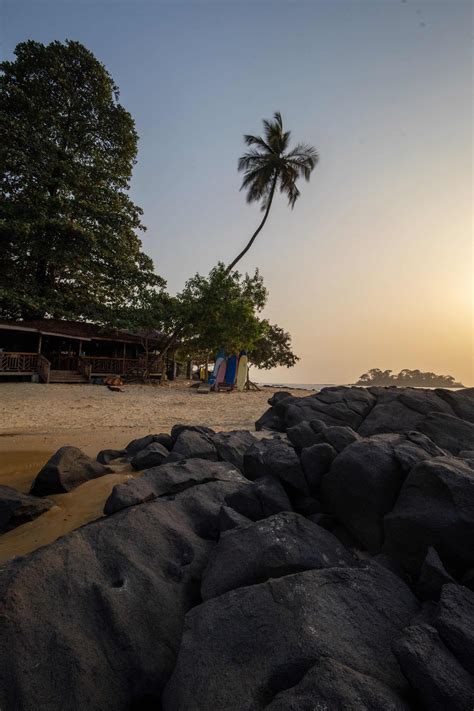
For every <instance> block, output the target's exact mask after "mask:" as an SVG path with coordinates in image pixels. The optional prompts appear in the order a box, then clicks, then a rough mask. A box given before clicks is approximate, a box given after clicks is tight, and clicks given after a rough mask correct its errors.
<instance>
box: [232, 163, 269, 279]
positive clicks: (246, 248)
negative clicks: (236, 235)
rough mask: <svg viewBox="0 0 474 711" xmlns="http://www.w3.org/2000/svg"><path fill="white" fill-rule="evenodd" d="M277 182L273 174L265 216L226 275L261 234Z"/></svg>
mask: <svg viewBox="0 0 474 711" xmlns="http://www.w3.org/2000/svg"><path fill="white" fill-rule="evenodd" d="M277 180H278V173H276V174H275V177H274V178H273V183H272V187H271V190H270V195H269V197H268V203H267V208H266V210H265V214H264V216H263V220H262V221H261V223H260V224H259V226H258V227H257V229H256V230H255V232H254V233H253V235H252V237H251V238H250V241H249V243H248V244H247V246H246V247H245V249H243V250H242V251H241V253H240V254H238V255H237V257H236V258H235V259H234V261H233V262H231V263H230V264H229V266H228V267H227V269H226V274H229V272H231V271H232V269H233V268H234V267H235V265H236V264H237V262H240V260H241V259H242V257H244V256H245V255H246V254H247V252H248V251H249V249H250V247H251V246H252V245H253V243H254V242H255V239H256V238H257V236H258V234H259V233H260V232H261V230H262V228H263V226H264V224H265V222H266V221H267V217H268V213H269V212H270V207H271V206H272V201H273V196H274V194H275V188H276V184H277Z"/></svg>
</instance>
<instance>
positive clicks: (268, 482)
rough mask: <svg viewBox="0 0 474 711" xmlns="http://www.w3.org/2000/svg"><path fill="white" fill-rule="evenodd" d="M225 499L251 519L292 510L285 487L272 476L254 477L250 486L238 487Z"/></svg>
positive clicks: (256, 519)
mask: <svg viewBox="0 0 474 711" xmlns="http://www.w3.org/2000/svg"><path fill="white" fill-rule="evenodd" d="M249 484H250V482H249ZM226 500H227V503H228V505H229V506H230V507H231V508H233V509H234V510H235V511H237V512H238V513H240V514H241V515H242V516H245V517H246V518H249V519H250V520H251V521H259V520H260V519H262V518H266V517H267V516H272V515H273V514H276V513H280V511H292V510H293V507H292V505H291V502H290V500H289V498H288V495H287V493H286V491H285V489H284V488H283V486H282V485H281V484H280V482H279V481H278V479H274V478H273V477H272V476H262V477H259V478H258V479H255V481H254V482H252V486H248V487H240V488H239V489H238V490H237V491H235V492H234V493H232V494H229V496H228V497H227V499H226Z"/></svg>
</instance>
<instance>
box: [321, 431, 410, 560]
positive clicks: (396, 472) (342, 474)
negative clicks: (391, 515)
mask: <svg viewBox="0 0 474 711" xmlns="http://www.w3.org/2000/svg"><path fill="white" fill-rule="evenodd" d="M404 477H405V474H404V472H403V470H402V468H401V467H400V465H399V463H398V461H397V459H396V457H395V456H394V453H393V447H392V446H391V445H390V444H388V443H386V442H384V441H380V440H370V439H368V440H363V441H362V442H355V443H354V444H351V445H350V446H349V447H346V449H344V450H343V451H342V452H341V454H339V455H338V456H337V457H336V458H335V460H334V461H333V463H332V466H331V469H330V470H329V472H328V473H327V474H325V475H324V477H323V481H322V502H323V505H324V506H325V508H326V509H327V510H328V511H329V512H330V513H332V514H333V515H334V516H336V517H337V518H338V519H339V521H341V523H343V524H344V526H345V527H346V528H347V529H348V530H349V532H350V533H351V534H352V535H353V536H354V538H356V539H357V540H358V541H359V542H360V543H361V544H362V545H363V547H364V548H366V549H367V550H369V551H371V552H373V553H376V552H378V551H379V550H380V548H381V546H382V544H383V538H384V534H383V521H384V516H385V514H387V513H388V512H389V511H390V510H391V509H392V508H393V506H394V504H395V502H396V500H397V497H398V494H399V492H400V489H401V486H402V484H403V480H404Z"/></svg>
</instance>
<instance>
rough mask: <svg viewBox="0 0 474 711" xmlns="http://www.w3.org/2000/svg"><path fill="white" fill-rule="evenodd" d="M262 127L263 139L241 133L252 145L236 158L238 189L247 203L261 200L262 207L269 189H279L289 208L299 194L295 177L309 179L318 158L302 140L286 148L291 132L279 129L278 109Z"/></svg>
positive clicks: (269, 192) (267, 196) (281, 121)
mask: <svg viewBox="0 0 474 711" xmlns="http://www.w3.org/2000/svg"><path fill="white" fill-rule="evenodd" d="M263 128H264V138H262V137H261V136H250V135H246V136H244V140H245V143H246V144H247V145H248V146H256V148H252V149H251V150H250V151H248V152H247V153H245V154H244V155H243V156H242V157H241V158H240V159H239V166H238V167H239V170H241V171H243V172H244V179H243V181H242V187H241V190H246V191H247V202H249V203H251V202H261V204H262V205H261V206H262V210H265V209H266V208H267V205H268V201H269V199H270V196H272V195H273V190H274V189H275V187H276V188H279V189H280V192H281V193H283V194H285V195H286V196H287V198H288V204H289V205H290V207H292V208H293V207H294V205H295V202H296V201H297V199H298V198H299V196H300V191H299V190H298V188H297V186H296V182H297V180H298V178H304V179H305V180H307V181H309V179H310V177H311V172H312V171H313V169H314V168H315V166H316V164H317V162H318V159H319V156H318V153H317V151H316V149H315V148H313V146H310V145H308V144H306V143H298V145H297V146H295V148H293V150H291V151H290V150H288V146H289V143H290V136H291V133H290V131H284V130H283V119H282V117H281V114H280V112H279V111H277V112H276V113H275V114H274V116H273V121H267V120H266V119H265V120H264V121H263ZM274 183H275V185H274Z"/></svg>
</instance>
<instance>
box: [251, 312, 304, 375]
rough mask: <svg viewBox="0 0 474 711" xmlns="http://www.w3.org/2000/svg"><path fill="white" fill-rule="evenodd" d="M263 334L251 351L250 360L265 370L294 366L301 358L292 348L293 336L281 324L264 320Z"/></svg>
mask: <svg viewBox="0 0 474 711" xmlns="http://www.w3.org/2000/svg"><path fill="white" fill-rule="evenodd" d="M262 327H263V333H262V336H261V337H260V338H259V339H258V340H257V341H256V342H255V344H254V346H253V347H252V348H251V349H250V351H249V354H248V356H249V362H250V363H251V364H252V365H254V366H256V367H257V368H261V369H264V370H269V369H270V368H276V367H277V366H285V368H293V366H294V365H296V363H297V361H299V358H298V356H297V355H295V354H294V353H293V351H292V350H291V336H290V334H289V333H288V332H287V331H285V330H284V329H283V328H280V326H277V325H276V324H271V323H269V322H268V321H262Z"/></svg>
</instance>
